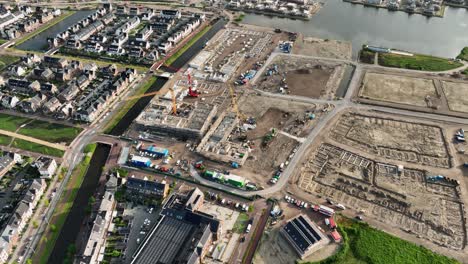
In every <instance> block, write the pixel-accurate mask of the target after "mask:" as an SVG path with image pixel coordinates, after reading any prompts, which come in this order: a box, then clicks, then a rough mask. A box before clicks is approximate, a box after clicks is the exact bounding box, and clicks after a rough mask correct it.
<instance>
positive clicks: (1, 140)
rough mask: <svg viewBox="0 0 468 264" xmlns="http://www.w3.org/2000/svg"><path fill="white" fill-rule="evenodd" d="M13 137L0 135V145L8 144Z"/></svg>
mask: <svg viewBox="0 0 468 264" xmlns="http://www.w3.org/2000/svg"><path fill="white" fill-rule="evenodd" d="M12 139H13V138H11V137H9V136H4V135H0V145H3V146H8V145H9V144H10V143H11V140H12Z"/></svg>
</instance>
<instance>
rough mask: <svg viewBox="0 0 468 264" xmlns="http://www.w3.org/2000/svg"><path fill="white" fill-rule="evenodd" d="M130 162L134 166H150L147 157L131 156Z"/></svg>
mask: <svg viewBox="0 0 468 264" xmlns="http://www.w3.org/2000/svg"><path fill="white" fill-rule="evenodd" d="M130 163H131V164H132V165H133V166H136V167H150V166H151V160H150V159H149V158H145V157H140V156H133V157H132V159H131V161H130Z"/></svg>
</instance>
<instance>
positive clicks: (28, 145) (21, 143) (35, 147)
mask: <svg viewBox="0 0 468 264" xmlns="http://www.w3.org/2000/svg"><path fill="white" fill-rule="evenodd" d="M11 147H13V148H18V149H22V150H26V151H31V152H36V153H41V154H45V155H50V156H55V157H62V156H63V154H65V152H64V151H63V150H60V149H56V148H52V147H48V146H44V145H41V144H37V143H34V142H30V141H27V140H24V139H19V138H15V140H13V143H12V144H11Z"/></svg>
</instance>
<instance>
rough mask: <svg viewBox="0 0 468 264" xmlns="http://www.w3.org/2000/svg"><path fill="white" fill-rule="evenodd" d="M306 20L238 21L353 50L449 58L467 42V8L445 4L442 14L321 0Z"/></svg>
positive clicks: (249, 16) (250, 16)
mask: <svg viewBox="0 0 468 264" xmlns="http://www.w3.org/2000/svg"><path fill="white" fill-rule="evenodd" d="M324 3H325V4H324V6H323V8H322V9H321V10H320V11H319V12H318V13H317V14H316V15H314V16H312V17H311V19H310V20H309V21H302V20H292V19H286V18H275V17H268V16H264V15H254V14H247V15H246V16H245V18H244V20H243V22H242V23H246V24H252V25H258V26H264V27H273V28H281V29H283V30H287V31H293V32H301V33H304V34H305V35H308V36H313V37H318V38H323V39H327V38H328V39H337V40H345V41H351V42H352V44H353V54H354V57H356V54H357V51H358V50H359V49H360V48H361V46H362V45H363V44H371V45H376V46H383V47H389V48H397V49H402V50H407V51H413V52H418V53H425V54H432V55H435V56H442V57H448V58H453V57H455V56H456V55H458V53H459V52H460V50H461V49H462V48H463V47H464V46H468V34H467V33H468V10H467V9H464V8H452V7H447V8H446V10H445V16H444V17H443V18H437V17H432V18H427V17H425V16H422V15H416V14H414V15H410V14H407V13H405V12H392V11H388V10H386V9H382V8H380V9H379V8H373V7H364V6H362V5H354V4H350V3H347V2H343V1H342V0H324Z"/></svg>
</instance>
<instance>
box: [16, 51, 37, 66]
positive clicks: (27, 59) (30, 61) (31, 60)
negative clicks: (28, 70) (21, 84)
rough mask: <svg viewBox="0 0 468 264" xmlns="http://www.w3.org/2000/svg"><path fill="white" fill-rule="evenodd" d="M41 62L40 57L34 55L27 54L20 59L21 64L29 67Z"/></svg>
mask: <svg viewBox="0 0 468 264" xmlns="http://www.w3.org/2000/svg"><path fill="white" fill-rule="evenodd" d="M41 61H42V60H41V57H39V56H37V55H36V54H34V53H28V54H26V55H25V56H23V57H21V62H22V63H23V64H25V65H26V66H29V67H32V66H33V65H34V64H37V63H40V62H41Z"/></svg>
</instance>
